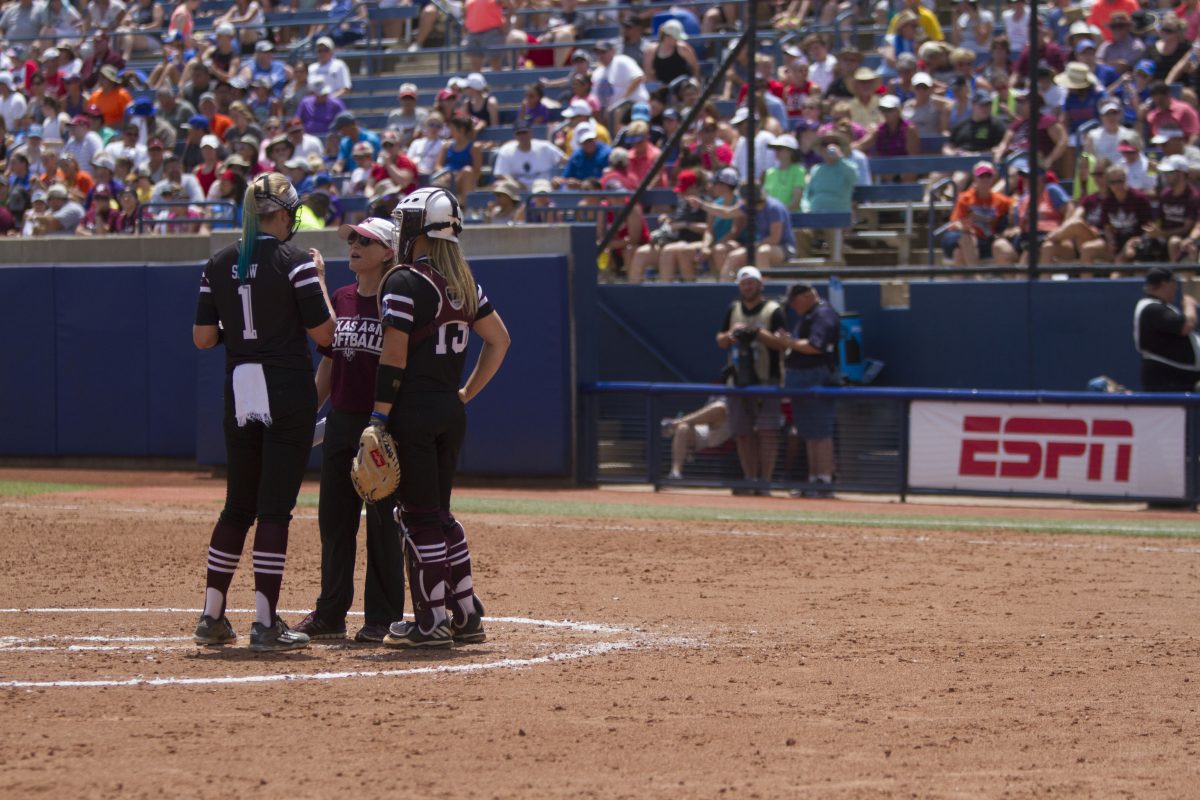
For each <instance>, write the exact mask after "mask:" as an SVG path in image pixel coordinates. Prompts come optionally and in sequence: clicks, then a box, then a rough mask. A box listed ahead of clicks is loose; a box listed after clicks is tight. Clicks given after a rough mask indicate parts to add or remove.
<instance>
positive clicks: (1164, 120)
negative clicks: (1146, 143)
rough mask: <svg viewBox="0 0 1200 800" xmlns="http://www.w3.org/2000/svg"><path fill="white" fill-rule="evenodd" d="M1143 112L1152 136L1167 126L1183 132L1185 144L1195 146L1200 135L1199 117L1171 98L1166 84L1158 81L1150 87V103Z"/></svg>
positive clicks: (1181, 102) (1179, 101) (1185, 105)
mask: <svg viewBox="0 0 1200 800" xmlns="http://www.w3.org/2000/svg"><path fill="white" fill-rule="evenodd" d="M1145 110H1146V124H1147V125H1148V126H1149V128H1150V133H1151V134H1152V135H1153V134H1156V133H1158V131H1159V130H1160V129H1162V128H1163V127H1168V126H1169V127H1172V128H1178V129H1179V130H1181V131H1183V135H1184V141H1185V143H1187V144H1196V140H1197V136H1198V135H1200V116H1197V114H1196V109H1194V108H1192V107H1191V106H1189V105H1187V104H1186V103H1184V102H1183V101H1182V100H1176V99H1175V98H1173V97H1171V88H1170V87H1169V86H1167V84H1165V83H1163V82H1161V81H1158V82H1155V83H1154V84H1152V85H1151V86H1150V101H1149V103H1148V104H1147V105H1146V106H1145Z"/></svg>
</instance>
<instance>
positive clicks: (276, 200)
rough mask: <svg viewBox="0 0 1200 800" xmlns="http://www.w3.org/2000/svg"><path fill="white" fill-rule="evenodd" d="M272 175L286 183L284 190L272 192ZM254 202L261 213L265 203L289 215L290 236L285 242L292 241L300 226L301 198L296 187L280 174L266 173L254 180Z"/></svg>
mask: <svg viewBox="0 0 1200 800" xmlns="http://www.w3.org/2000/svg"><path fill="white" fill-rule="evenodd" d="M271 175H279V177H280V178H281V179H282V180H283V182H284V188H282V189H277V190H276V191H272V190H271ZM253 185H254V202H255V203H256V204H257V205H258V210H259V213H262V211H263V210H264V205H263V204H264V203H273V204H275V205H276V206H278V207H279V208H282V209H283V210H284V211H286V212H287V213H288V235H287V238H286V239H284V241H285V242H288V241H291V239H292V237H293V236H295V235H296V228H297V227H298V226H299V225H300V196H299V195H298V194H296V187H295V186H293V185H292V182H291V181H289V180H288V179H287V178H286V177H284V176H283V175H280V174H279V173H277V172H276V173H270V172H268V173H264V174H262V175H259V176H258V177H257V178H255V179H254V183H253Z"/></svg>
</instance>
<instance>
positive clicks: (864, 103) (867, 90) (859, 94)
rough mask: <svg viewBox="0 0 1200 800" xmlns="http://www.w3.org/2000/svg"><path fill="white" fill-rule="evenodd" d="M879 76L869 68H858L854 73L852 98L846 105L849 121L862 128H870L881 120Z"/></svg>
mask: <svg viewBox="0 0 1200 800" xmlns="http://www.w3.org/2000/svg"><path fill="white" fill-rule="evenodd" d="M878 89H879V74H878V73H877V72H875V70H873V69H871V68H870V67H859V68H858V69H857V70H856V71H855V72H854V81H853V84H852V86H851V91H852V92H853V94H854V96H853V97H851V98H850V99H849V100H848V101H847V103H848V105H849V111H850V119H851V120H853V121H854V122H855V123H856V124H858V125H861V126H862V127H863V128H867V129H869V128H872V127H874V126H875V125H877V124H879V122H881V121H882V120H883V115H882V114H881V113H880V111H879V93H878Z"/></svg>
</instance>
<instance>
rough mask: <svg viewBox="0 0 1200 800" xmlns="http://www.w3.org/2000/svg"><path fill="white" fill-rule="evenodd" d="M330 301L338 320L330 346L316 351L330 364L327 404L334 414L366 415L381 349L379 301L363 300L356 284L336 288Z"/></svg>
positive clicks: (381, 330)
mask: <svg viewBox="0 0 1200 800" xmlns="http://www.w3.org/2000/svg"><path fill="white" fill-rule="evenodd" d="M330 299H331V301H332V302H333V314H334V316H335V317H337V323H336V324H337V327H336V328H334V332H333V344H332V345H330V346H329V347H318V348H317V350H318V351H319V352H320V353H321V355H323V356H326V357H327V358H329V359H330V360H331V362H332V364H331V369H330V373H329V383H330V386H329V402H330V405H331V406H332V407H333V408H334V409H335V410H337V411H345V412H347V413H350V414H368V413H370V411H371V409H372V408H373V407H374V405H375V372H376V369H377V368H378V367H379V351H380V350H382V349H383V325H382V324H381V323H380V322H379V299H378V298H377V297H375V296H374V295H371V296H370V297H363V296H362V295H361V294H359V293H358V284H356V283H352V284H350V285H349V286H343V287H342V288H340V289H338V290H337V291H336V292H334V293H333V297H332V298H330Z"/></svg>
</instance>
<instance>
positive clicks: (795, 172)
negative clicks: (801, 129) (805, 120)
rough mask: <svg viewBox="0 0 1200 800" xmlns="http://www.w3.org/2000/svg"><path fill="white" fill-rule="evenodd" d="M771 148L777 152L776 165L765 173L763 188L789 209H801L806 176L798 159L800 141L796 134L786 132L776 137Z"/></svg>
mask: <svg viewBox="0 0 1200 800" xmlns="http://www.w3.org/2000/svg"><path fill="white" fill-rule="evenodd" d="M771 150H772V152H774V153H775V166H773V167H771V168H770V169H768V170H767V171H766V173H765V174H764V175H763V187H762V190H763V191H764V192H766V193H767V194H769V195H770V196H771V197H774V198H775V199H776V200H778V201H779V202H781V203H783V205H784V206H785V207H786V208H787V210H788V211H799V210H800V201H801V200H803V199H804V179H805V176H806V170H805V169H804V165H803V164H800V163H799V162H798V160H797V159H798V157H799V154H800V152H799V151H800V143H799V142H797V141H796V137H795V136H792V135H791V134H790V133H785V134H783V135H782V136H776V137H775V140H774V141H773V142H771Z"/></svg>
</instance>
